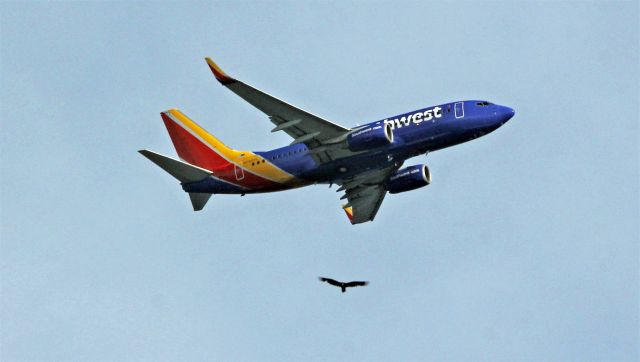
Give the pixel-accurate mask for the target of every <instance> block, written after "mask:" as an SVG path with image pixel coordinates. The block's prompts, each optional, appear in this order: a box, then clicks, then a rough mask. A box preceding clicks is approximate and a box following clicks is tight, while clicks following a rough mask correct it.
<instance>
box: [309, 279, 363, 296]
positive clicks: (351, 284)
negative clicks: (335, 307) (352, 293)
mask: <svg viewBox="0 0 640 362" xmlns="http://www.w3.org/2000/svg"><path fill="white" fill-rule="evenodd" d="M318 279H320V281H321V282H325V283H329V284H331V285H335V286H336V287H340V288H341V289H342V292H343V293H344V292H346V291H347V288H351V287H364V286H365V285H367V284H369V282H360V281H353V282H348V283H343V282H339V281H337V280H333V279H331V278H323V277H320V278H318Z"/></svg>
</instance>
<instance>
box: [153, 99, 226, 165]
mask: <svg viewBox="0 0 640 362" xmlns="http://www.w3.org/2000/svg"><path fill="white" fill-rule="evenodd" d="M160 115H161V116H162V120H163V121H164V125H165V126H166V127H167V131H168V132H169V136H170V137H171V141H172V142H173V146H174V147H175V149H176V151H177V152H178V156H180V158H181V159H182V160H184V161H186V162H188V163H190V164H192V165H196V166H198V167H202V168H205V169H207V170H211V171H216V170H217V169H220V168H222V167H224V166H226V165H228V164H229V163H230V162H231V161H230V160H231V159H232V158H233V157H234V154H235V153H236V151H235V150H233V149H231V148H229V147H227V146H226V145H225V144H224V143H222V142H221V141H220V140H218V139H217V138H215V137H214V136H212V135H211V134H209V133H208V132H207V131H205V130H204V129H203V128H202V127H200V126H199V125H198V124H197V123H195V122H194V121H192V120H191V119H189V118H188V117H187V116H185V115H184V114H183V113H182V112H180V111H179V110H177V109H170V110H168V111H165V112H162V113H160Z"/></svg>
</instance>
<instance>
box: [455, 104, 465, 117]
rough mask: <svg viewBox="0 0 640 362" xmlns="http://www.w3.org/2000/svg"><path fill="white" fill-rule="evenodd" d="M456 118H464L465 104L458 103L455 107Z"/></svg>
mask: <svg viewBox="0 0 640 362" xmlns="http://www.w3.org/2000/svg"><path fill="white" fill-rule="evenodd" d="M454 109H455V114H456V118H462V117H464V102H456V104H455V105H454Z"/></svg>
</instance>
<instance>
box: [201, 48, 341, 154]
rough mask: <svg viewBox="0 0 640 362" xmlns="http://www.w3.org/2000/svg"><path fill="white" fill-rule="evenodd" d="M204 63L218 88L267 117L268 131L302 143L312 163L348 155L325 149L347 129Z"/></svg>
mask: <svg viewBox="0 0 640 362" xmlns="http://www.w3.org/2000/svg"><path fill="white" fill-rule="evenodd" d="M205 60H206V61H207V64H208V65H209V68H210V69H211V72H213V75H214V76H215V77H216V79H217V80H218V81H219V82H220V83H221V84H222V85H224V86H225V87H227V88H228V89H229V90H231V91H232V92H233V93H235V94H237V95H239V96H240V97H241V98H242V99H244V100H245V101H247V102H249V103H250V104H251V105H253V106H254V107H256V108H257V109H259V110H260V111H262V112H264V113H265V114H266V115H267V116H269V119H270V120H271V122H273V123H274V124H275V125H276V127H275V128H274V129H272V130H271V132H277V131H284V132H286V133H287V134H288V135H289V136H291V137H293V142H291V144H296V143H304V144H306V145H307V147H308V148H309V150H310V151H311V152H312V153H313V154H314V157H316V160H317V161H320V162H327V161H330V160H332V159H335V158H340V157H343V156H345V153H350V151H348V150H344V149H337V148H331V147H330V146H329V147H328V145H332V144H336V143H338V142H339V141H342V140H344V138H345V137H346V135H347V134H348V132H349V131H350V129H348V128H344V127H342V126H340V125H337V124H335V123H332V122H329V121H327V120H325V119H322V118H320V117H318V116H315V115H313V114H311V113H309V112H307V111H304V110H302V109H300V108H297V107H295V106H292V105H291V104H288V103H286V102H284V101H281V100H279V99H278V98H276V97H274V96H271V95H269V94H267V93H265V92H262V91H261V90H258V89H256V88H254V87H252V86H250V85H248V84H246V83H244V82H241V81H239V80H237V79H234V78H232V77H230V76H228V75H227V74H226V73H225V72H223V71H222V69H220V67H218V65H217V64H216V63H214V62H213V60H211V58H205ZM314 151H315V152H314Z"/></svg>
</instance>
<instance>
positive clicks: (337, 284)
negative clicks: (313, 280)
mask: <svg viewBox="0 0 640 362" xmlns="http://www.w3.org/2000/svg"><path fill="white" fill-rule="evenodd" d="M318 279H320V281H322V282H327V283H329V284H331V285H335V286H337V287H339V286H341V285H342V283H341V282H339V281H337V280H333V279H331V278H323V277H320V278H318Z"/></svg>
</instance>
